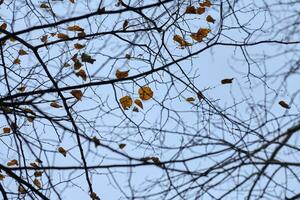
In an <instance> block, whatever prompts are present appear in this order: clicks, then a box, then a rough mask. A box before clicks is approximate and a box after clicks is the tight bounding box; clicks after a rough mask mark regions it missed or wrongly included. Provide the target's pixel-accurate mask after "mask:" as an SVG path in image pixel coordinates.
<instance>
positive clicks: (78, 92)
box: [71, 90, 83, 101]
mask: <svg viewBox="0 0 300 200" xmlns="http://www.w3.org/2000/svg"><path fill="white" fill-rule="evenodd" d="M71 94H72V95H73V96H74V97H75V98H76V99H77V100H78V101H79V100H81V98H82V96H83V94H82V92H81V90H72V91H71Z"/></svg>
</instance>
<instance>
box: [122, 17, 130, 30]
mask: <svg viewBox="0 0 300 200" xmlns="http://www.w3.org/2000/svg"><path fill="white" fill-rule="evenodd" d="M128 24H129V22H128V20H127V19H126V20H125V21H124V23H123V30H124V31H125V30H126V29H127V27H128Z"/></svg>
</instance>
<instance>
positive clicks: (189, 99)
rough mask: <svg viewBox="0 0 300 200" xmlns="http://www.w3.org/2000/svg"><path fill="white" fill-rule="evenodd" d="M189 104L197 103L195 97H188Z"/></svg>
mask: <svg viewBox="0 0 300 200" xmlns="http://www.w3.org/2000/svg"><path fill="white" fill-rule="evenodd" d="M185 100H186V101H187V102H190V103H191V102H193V101H195V98H194V97H188V98H186V99H185Z"/></svg>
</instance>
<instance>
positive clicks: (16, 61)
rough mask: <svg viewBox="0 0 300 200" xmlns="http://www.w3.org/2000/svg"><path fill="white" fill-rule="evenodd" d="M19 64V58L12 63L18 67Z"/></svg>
mask: <svg viewBox="0 0 300 200" xmlns="http://www.w3.org/2000/svg"><path fill="white" fill-rule="evenodd" d="M20 63H21V60H20V59H19V58H16V59H15V60H14V62H13V64H15V65H19V64H20Z"/></svg>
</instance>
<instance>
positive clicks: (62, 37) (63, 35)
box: [56, 33, 69, 40]
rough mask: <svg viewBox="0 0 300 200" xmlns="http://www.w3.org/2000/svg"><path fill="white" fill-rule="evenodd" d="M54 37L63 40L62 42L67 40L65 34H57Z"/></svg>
mask: <svg viewBox="0 0 300 200" xmlns="http://www.w3.org/2000/svg"><path fill="white" fill-rule="evenodd" d="M56 37H57V38H59V39H64V40H67V39H69V36H68V35H66V34H64V33H58V34H57V35H56Z"/></svg>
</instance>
